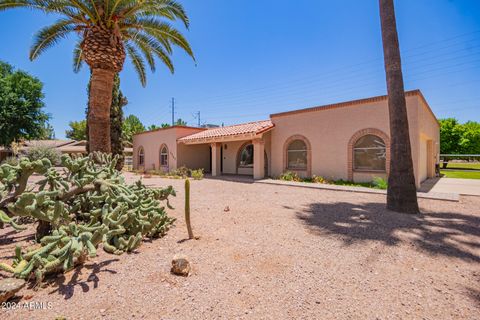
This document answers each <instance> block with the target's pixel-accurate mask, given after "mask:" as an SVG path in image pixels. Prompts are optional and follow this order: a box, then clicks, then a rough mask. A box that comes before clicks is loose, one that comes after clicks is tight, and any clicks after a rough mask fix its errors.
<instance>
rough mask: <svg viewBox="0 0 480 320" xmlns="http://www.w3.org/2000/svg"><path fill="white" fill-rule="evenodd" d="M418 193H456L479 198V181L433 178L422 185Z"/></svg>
mask: <svg viewBox="0 0 480 320" xmlns="http://www.w3.org/2000/svg"><path fill="white" fill-rule="evenodd" d="M419 191H420V192H428V193H432V192H433V193H457V194H460V195H468V196H480V180H476V179H453V178H433V179H428V180H427V181H425V182H423V183H422V187H421V188H420V190H419Z"/></svg>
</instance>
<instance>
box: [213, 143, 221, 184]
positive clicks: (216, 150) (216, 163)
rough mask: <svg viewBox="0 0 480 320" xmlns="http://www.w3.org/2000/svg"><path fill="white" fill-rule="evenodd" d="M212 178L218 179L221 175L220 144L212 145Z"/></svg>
mask: <svg viewBox="0 0 480 320" xmlns="http://www.w3.org/2000/svg"><path fill="white" fill-rule="evenodd" d="M211 147H212V177H216V176H219V175H221V172H220V161H221V159H220V148H221V145H220V144H219V143H212V144H211Z"/></svg>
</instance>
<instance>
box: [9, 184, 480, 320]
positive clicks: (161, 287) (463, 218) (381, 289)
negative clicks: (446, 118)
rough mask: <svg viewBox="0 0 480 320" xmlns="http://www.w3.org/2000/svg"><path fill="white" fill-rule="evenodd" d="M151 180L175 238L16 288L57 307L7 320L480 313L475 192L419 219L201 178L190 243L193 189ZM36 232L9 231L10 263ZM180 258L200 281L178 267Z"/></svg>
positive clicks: (361, 199) (433, 204)
mask: <svg viewBox="0 0 480 320" xmlns="http://www.w3.org/2000/svg"><path fill="white" fill-rule="evenodd" d="M137 178H138V176H137V177H135V178H133V179H132V176H131V175H127V179H129V181H134V180H135V179H137ZM145 183H147V184H148V185H151V186H152V187H155V186H165V185H169V184H171V185H173V186H174V187H175V189H176V190H177V197H174V198H172V200H171V204H172V205H173V207H174V208H175V210H169V211H168V212H169V213H170V214H171V215H172V216H173V217H175V218H177V219H178V220H177V221H176V226H175V227H174V228H172V229H171V230H170V231H169V232H168V233H167V235H166V236H165V237H164V238H161V239H155V240H152V241H145V242H144V243H143V244H142V246H140V247H139V248H138V252H136V253H134V254H128V255H122V256H114V255H110V254H106V253H105V252H103V250H98V254H99V255H98V257H97V258H95V259H91V260H88V261H86V263H85V266H84V267H83V268H78V269H75V270H74V271H72V272H70V273H68V274H66V275H64V276H62V277H59V278H54V279H53V281H54V282H53V283H52V285H51V286H50V287H48V288H45V289H38V291H33V290H32V289H30V288H27V287H24V288H23V289H22V290H21V291H20V292H19V295H24V296H25V295H27V294H29V295H33V298H32V299H30V300H29V302H51V303H52V308H51V309H48V308H46V309H38V310H24V309H21V310H0V319H1V320H10V319H11V320H18V319H54V318H55V316H57V315H63V316H65V317H66V318H67V319H85V320H86V319H102V315H101V314H100V310H101V309H105V310H106V312H105V315H104V316H103V319H116V320H117V319H118V320H122V319H152V320H157V319H172V320H176V319H202V320H203V319H275V320H276V319H282V320H283V319H377V318H378V319H385V320H386V319H393V320H397V319H398V320H400V319H435V320H437V319H438V320H443V319H452V320H456V319H471V320H477V319H478V318H479V317H478V315H479V314H480V298H479V295H480V269H479V264H480V248H479V247H478V245H477V244H478V243H480V233H479V231H478V230H480V212H479V210H478V208H479V207H480V198H478V197H462V198H461V201H460V202H459V203H455V202H446V201H436V200H427V199H420V200H419V202H420V207H421V209H422V214H421V215H417V216H412V215H403V214H397V213H393V212H389V211H387V210H385V196H384V195H377V194H356V193H352V192H338V191H329V190H318V189H304V188H288V187H285V186H275V185H262V184H246V183H236V182H228V181H222V180H213V179H204V180H201V181H191V217H192V224H193V227H194V228H195V231H196V232H198V234H201V235H202V238H201V239H200V240H198V241H184V242H181V243H179V241H181V240H183V239H185V230H186V227H185V223H184V210H183V204H184V198H183V197H184V193H183V190H184V189H183V186H184V181H183V180H173V179H161V178H158V177H155V176H154V177H152V178H151V179H148V182H147V181H145ZM226 190H228V192H226ZM226 206H230V209H231V210H232V211H231V212H233V213H231V214H225V213H224V211H223V210H224V208H225V207H226ZM360 214H364V215H365V216H366V217H367V219H366V220H362V219H360V218H359V215H360ZM31 232H32V230H30V231H29V230H26V231H22V232H20V233H15V232H12V229H11V228H9V227H7V228H5V229H2V230H0V243H1V245H0V262H7V261H10V259H11V258H10V257H11V255H12V252H14V250H15V245H16V244H19V245H24V242H23V241H25V240H28V239H30V238H29V236H30V235H31ZM11 239H15V241H13V242H8V240H11ZM179 253H181V254H184V255H186V256H187V257H188V259H189V261H190V262H192V263H193V266H192V267H193V268H194V270H195V271H194V275H195V276H189V277H179V276H176V275H174V274H172V273H171V272H170V269H171V266H172V257H174V256H175V255H176V254H179ZM0 274H1V275H3V276H6V275H8V274H6V273H3V272H0ZM1 275H0V277H1ZM91 275H94V277H90V276H91ZM438 289H439V290H441V291H439V290H438ZM238 292H240V293H238ZM22 301H23V300H22ZM247 312H248V313H247Z"/></svg>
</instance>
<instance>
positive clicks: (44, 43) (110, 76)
mask: <svg viewBox="0 0 480 320" xmlns="http://www.w3.org/2000/svg"><path fill="white" fill-rule="evenodd" d="M14 8H29V9H35V10H40V11H42V12H45V13H53V14H54V15H56V16H59V20H57V21H56V22H55V23H54V24H53V25H51V26H47V27H45V28H43V29H41V30H40V31H39V32H38V33H37V34H36V35H35V37H34V42H33V45H32V47H31V50H30V59H31V60H34V59H36V58H37V57H38V56H40V55H41V54H42V53H43V52H44V51H45V50H46V49H48V48H50V47H52V46H54V45H55V44H57V43H58V42H59V41H60V40H61V39H64V38H66V37H67V36H69V35H70V34H74V35H78V41H77V43H76V46H75V48H74V50H73V67H74V70H75V71H78V70H80V68H81V66H82V63H83V62H86V63H87V64H88V66H89V67H90V70H91V75H92V76H91V86H90V100H89V103H90V107H89V117H88V122H89V135H90V139H89V144H90V151H104V152H110V151H111V142H110V108H111V104H112V96H111V92H112V91H113V87H114V78H115V74H118V73H119V72H120V71H121V70H122V69H123V64H124V62H125V58H126V56H127V55H128V56H129V57H130V60H131V62H132V64H133V67H134V68H135V70H136V71H137V73H138V76H139V78H140V81H141V83H142V85H143V86H145V85H146V81H147V80H146V70H145V69H146V65H148V66H149V67H150V69H151V70H152V72H153V71H155V68H156V66H155V58H158V59H159V60H160V61H161V62H162V63H163V64H164V65H166V66H167V68H168V69H169V70H170V71H171V72H172V73H173V72H174V67H173V63H172V61H171V58H170V57H171V55H172V53H173V48H172V47H173V46H177V47H179V48H181V49H183V50H184V51H185V52H186V53H187V54H188V55H189V56H191V57H192V58H193V52H192V49H191V48H190V45H189V43H188V41H187V40H186V39H185V38H184V36H183V35H182V34H181V33H180V32H179V31H178V30H177V29H176V28H175V27H174V26H173V25H172V22H176V21H177V20H179V21H180V22H182V23H183V24H184V25H185V27H187V28H188V26H189V19H188V16H187V14H186V12H185V10H184V8H183V6H182V5H181V4H180V3H178V2H177V1H175V0H156V1H140V0H117V1H110V0H96V1H91V0H0V11H2V10H7V9H14Z"/></svg>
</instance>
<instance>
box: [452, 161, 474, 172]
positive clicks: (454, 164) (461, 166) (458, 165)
mask: <svg viewBox="0 0 480 320" xmlns="http://www.w3.org/2000/svg"><path fill="white" fill-rule="evenodd" d="M447 169H462V170H480V163H478V162H475V163H468V162H463V163H462V162H449V163H448V165H447Z"/></svg>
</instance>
